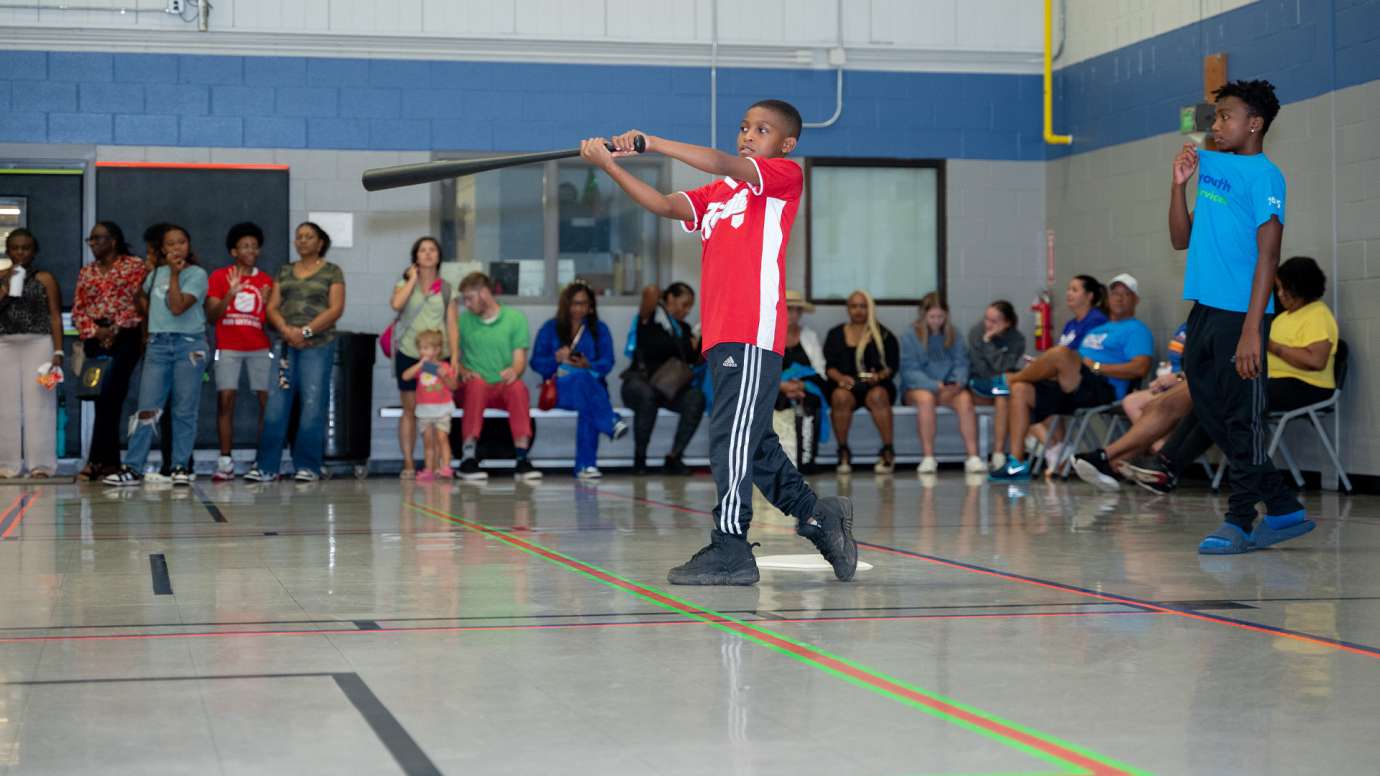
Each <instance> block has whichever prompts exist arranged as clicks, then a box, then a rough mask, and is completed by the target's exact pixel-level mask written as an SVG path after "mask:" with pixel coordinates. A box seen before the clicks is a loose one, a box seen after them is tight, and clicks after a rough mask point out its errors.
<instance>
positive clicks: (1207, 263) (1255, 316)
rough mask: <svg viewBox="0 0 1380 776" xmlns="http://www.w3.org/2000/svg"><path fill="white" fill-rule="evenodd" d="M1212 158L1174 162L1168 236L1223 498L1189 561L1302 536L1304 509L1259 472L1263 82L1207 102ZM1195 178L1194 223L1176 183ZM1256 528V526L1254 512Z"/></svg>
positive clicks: (1266, 184)
mask: <svg viewBox="0 0 1380 776" xmlns="http://www.w3.org/2000/svg"><path fill="white" fill-rule="evenodd" d="M1216 98H1217V114H1216V119H1215V120H1214V121H1213V124H1212V136H1213V139H1214V140H1215V141H1216V145H1217V149H1218V150H1216V151H1198V150H1196V149H1195V148H1194V147H1193V145H1192V144H1191V143H1190V144H1185V145H1184V147H1183V150H1181V151H1180V152H1179V154H1178V156H1176V157H1174V163H1173V185H1172V186H1171V187H1170V190H1169V192H1170V193H1169V237H1170V242H1171V243H1172V244H1173V246H1174V248H1175V250H1184V249H1185V248H1186V249H1188V261H1187V264H1186V265H1185V268H1184V299H1187V300H1189V301H1192V302H1193V303H1194V305H1193V310H1192V312H1191V313H1189V317H1188V343H1187V346H1186V347H1185V350H1184V374H1185V375H1186V376H1187V378H1188V388H1189V392H1190V393H1191V394H1192V396H1193V414H1194V416H1195V417H1196V418H1197V420H1198V422H1199V423H1200V424H1201V425H1202V427H1203V429H1204V430H1205V431H1206V432H1207V434H1208V436H1209V437H1211V438H1212V441H1213V442H1214V443H1216V445H1217V446H1218V447H1219V448H1221V450H1222V452H1223V453H1224V454H1225V455H1226V457H1227V463H1228V471H1229V472H1230V475H1231V498H1230V500H1229V501H1228V509H1227V516H1226V521H1225V522H1223V523H1222V525H1221V526H1220V527H1219V528H1218V529H1217V530H1216V531H1213V532H1212V533H1211V534H1210V535H1208V536H1207V537H1206V538H1205V539H1203V541H1202V543H1201V544H1199V546H1198V552H1200V553H1203V554H1209V555H1230V554H1236V553H1242V552H1249V551H1250V550H1254V549H1259V548H1261V547H1268V546H1270V545H1272V544H1277V543H1279V542H1282V541H1285V540H1286V539H1292V538H1295V537H1297V536H1302V535H1303V534H1305V533H1308V532H1309V531H1311V530H1313V527H1314V523H1313V522H1312V521H1311V520H1308V519H1307V516H1306V515H1305V514H1304V510H1303V506H1302V505H1301V504H1299V501H1298V499H1297V498H1296V497H1295V496H1294V494H1293V493H1292V492H1291V491H1290V490H1289V489H1288V488H1286V487H1285V485H1284V479H1283V478H1282V477H1280V475H1279V472H1277V471H1275V468H1274V466H1273V465H1272V464H1271V463H1270V456H1269V455H1268V453H1267V447H1266V445H1267V442H1266V439H1265V432H1266V428H1265V420H1264V416H1265V414H1266V412H1267V411H1268V407H1269V401H1268V392H1267V376H1266V368H1265V340H1266V337H1265V332H1266V327H1267V326H1268V325H1269V314H1270V313H1272V312H1273V302H1272V300H1271V292H1272V291H1273V290H1274V282H1275V270H1276V269H1277V268H1278V266H1279V246H1280V242H1281V240H1282V239H1283V236H1284V212H1285V207H1284V204H1285V186H1284V175H1283V174H1282V173H1281V172H1280V171H1279V168H1278V167H1276V166H1275V164H1274V162H1271V161H1270V160H1269V158H1268V157H1266V156H1265V154H1264V153H1263V152H1262V145H1263V144H1264V139H1265V133H1266V132H1268V131H1269V130H1270V124H1271V122H1273V121H1274V118H1275V116H1276V115H1277V114H1278V113H1279V100H1278V99H1277V98H1276V97H1275V88H1274V86H1273V85H1271V84H1270V83H1269V82H1268V81H1233V82H1231V83H1229V84H1227V85H1226V86H1223V87H1222V88H1221V89H1218V90H1217V92H1216ZM1194 179H1196V180H1197V182H1198V190H1197V197H1196V202H1195V205H1194V209H1193V213H1192V214H1190V213H1189V211H1188V200H1187V195H1186V193H1185V184H1187V183H1188V182H1189V181H1190V180H1194ZM1262 501H1263V502H1265V520H1264V521H1263V522H1262V523H1261V524H1260V525H1259V526H1255V519H1256V511H1255V505H1256V504H1257V503H1258V502H1262Z"/></svg>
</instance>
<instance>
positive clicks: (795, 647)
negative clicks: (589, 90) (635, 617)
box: [412, 502, 1128, 776]
mask: <svg viewBox="0 0 1380 776" xmlns="http://www.w3.org/2000/svg"><path fill="white" fill-rule="evenodd" d="M412 506H413V507H414V508H416V509H418V510H421V511H423V512H426V513H428V514H431V515H434V516H436V517H438V518H441V519H443V520H448V521H452V522H455V523H457V524H459V525H463V526H464V527H466V528H469V529H470V530H472V531H475V532H477V533H481V534H483V535H485V536H488V537H490V538H492V539H496V540H498V541H501V542H504V543H506V544H509V545H511V546H513V547H517V548H519V549H521V550H523V551H525V552H528V553H531V554H533V555H537V556H538V557H541V558H545V559H546V560H548V561H551V562H552V563H555V564H557V565H561V566H565V567H567V568H569V569H572V570H574V571H577V572H579V573H581V574H584V575H585V576H588V577H591V578H593V579H597V580H599V581H600V582H603V583H604V584H606V585H608V586H610V587H615V588H619V589H622V590H626V591H627V592H629V593H632V594H634V595H636V596H638V597H641V598H645V599H647V600H650V601H653V602H655V603H657V604H659V605H661V606H664V607H666V608H668V609H672V610H675V611H678V612H681V613H683V614H685V615H687V616H690V617H694V618H696V619H699V620H703V621H706V622H712V623H713V624H715V625H717V626H718V627H720V628H722V629H724V630H726V631H730V632H734V633H737V634H739V635H741V636H744V637H746V638H748V639H751V640H753V641H757V642H759V643H762V644H766V645H768V646H770V647H772V648H774V649H776V650H779V651H781V652H785V653H787V654H791V655H794V656H796V657H798V658H800V659H802V660H804V661H805V662H807V663H812V664H814V665H816V666H818V667H820V668H823V669H825V670H827V671H829V672H830V673H833V674H836V675H838V676H842V677H845V678H847V679H850V680H852V681H854V682H856V683H858V684H860V685H863V686H866V687H870V688H873V689H875V690H878V691H880V692H882V693H883V694H886V695H890V696H892V697H895V698H899V699H903V700H905V701H906V702H908V703H911V704H914V705H916V706H920V707H923V708H926V709H930V710H932V711H934V712H936V713H938V714H941V715H943V716H946V717H949V718H951V719H956V720H961V721H962V722H964V723H965V724H967V725H971V726H972V727H974V728H978V729H981V730H984V731H987V732H988V733H991V734H993V735H995V736H998V737H1000V738H1004V739H1006V740H1008V741H1013V742H1018V743H1020V744H1021V745H1022V746H1025V747H1027V748H1029V749H1032V750H1035V751H1039V752H1042V753H1044V754H1046V755H1049V756H1052V757H1055V758H1058V759H1059V760H1061V761H1063V762H1065V763H1067V764H1070V765H1076V766H1078V767H1080V768H1084V769H1086V770H1087V772H1088V774H1090V776H1111V774H1124V773H1128V771H1124V770H1121V769H1119V768H1115V767H1113V766H1111V765H1108V764H1107V763H1104V762H1102V761H1100V760H1098V759H1095V758H1092V757H1088V756H1085V755H1083V754H1082V753H1080V752H1077V751H1074V750H1073V749H1069V748H1067V747H1064V746H1061V745H1059V744H1057V743H1055V742H1053V741H1048V740H1045V739H1043V738H1040V737H1039V736H1036V735H1032V734H1030V733H1027V732H1025V731H1024V730H1020V729H1018V728H1015V727H1012V726H1010V725H1006V724H1003V723H1001V722H999V721H997V720H994V719H990V718H988V717H986V716H983V715H980V714H976V713H974V712H972V711H969V710H968V709H965V708H963V707H960V706H957V705H955V704H953V703H949V702H948V701H945V700H943V699H941V698H938V697H935V696H931V695H928V694H926V693H923V692H919V691H918V690H915V689H912V688H910V687H907V686H905V685H903V684H899V683H897V682H895V681H892V680H891V679H888V678H887V677H885V676H881V675H879V674H876V673H873V672H870V671H866V670H863V669H861V668H858V667H856V666H853V665H851V664H850V663H847V662H844V661H843V660H840V659H838V658H836V657H833V656H832V655H829V654H826V653H824V652H821V651H818V650H816V649H814V648H811V647H809V646H807V645H804V644H797V643H796V642H794V641H790V640H787V639H784V638H782V637H780V636H778V635H777V634H775V633H773V632H772V631H770V630H766V629H763V628H757V627H753V626H751V625H748V624H747V623H742V622H738V621H736V620H731V619H726V618H725V617H724V616H722V615H718V614H715V613H714V612H711V611H709V610H706V609H701V608H699V607H696V606H693V605H691V604H689V603H687V602H684V601H681V600H678V599H676V598H672V597H669V596H667V595H665V594H663V593H661V592H659V591H657V590H654V589H651V588H647V587H643V586H641V585H638V584H636V583H634V582H631V581H629V580H625V579H622V578H621V577H617V576H614V575H612V574H610V573H608V572H606V571H603V570H602V569H599V568H596V567H594V566H590V565H588V564H586V563H583V562H581V561H579V560H576V559H574V558H570V557H567V556H565V555H562V554H560V553H557V552H553V551H551V550H548V549H547V548H545V547H543V546H541V545H539V544H534V543H532V542H529V541H526V540H525V539H522V538H521V537H517V536H513V535H511V534H507V533H503V532H500V531H496V530H494V529H492V528H489V527H488V526H486V525H483V524H481V523H475V522H473V521H469V520H464V519H463V518H457V517H455V516H453V515H448V514H446V513H444V512H438V511H436V510H434V509H431V508H429V507H424V506H422V505H420V504H417V503H415V502H413V503H412Z"/></svg>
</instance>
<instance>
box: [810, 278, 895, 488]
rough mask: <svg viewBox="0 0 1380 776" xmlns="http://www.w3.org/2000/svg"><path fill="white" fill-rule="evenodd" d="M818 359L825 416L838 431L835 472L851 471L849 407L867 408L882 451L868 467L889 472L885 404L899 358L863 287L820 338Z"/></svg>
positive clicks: (891, 454) (891, 460) (891, 396)
mask: <svg viewBox="0 0 1380 776" xmlns="http://www.w3.org/2000/svg"><path fill="white" fill-rule="evenodd" d="M824 362H825V366H826V367H827V370H826V371H827V372H828V377H829V415H830V417H831V418H832V419H833V421H834V433H835V434H837V435H838V438H839V442H838V451H839V453H838V454H839V465H838V472H839V474H848V473H849V472H851V471H853V453H852V451H851V450H849V449H848V429H849V427H851V426H852V425H853V411H854V410H856V409H857V408H858V407H860V406H861V407H867V411H868V413H869V414H871V415H872V422H873V423H875V424H876V425H877V433H878V434H880V435H881V437H882V450H881V453H880V458H879V460H878V461H877V464H876V466H875V467H873V471H874V472H875V473H877V474H891V472H892V471H894V470H895V468H896V453H895V450H894V449H893V448H892V446H891V441H892V420H891V405H893V404H895V403H896V382H895V380H894V379H893V378H894V377H895V376H896V367H897V366H898V365H899V364H900V362H901V349H900V345H898V344H897V342H896V335H894V334H892V333H891V331H890V330H889V329H887V328H886V327H885V326H883V325H881V324H880V323H878V322H877V306H876V303H874V302H873V301H872V297H871V295H869V294H868V293H867V292H866V291H854V292H853V293H851V294H849V295H848V323H841V324H839V325H838V326H835V327H834V328H833V329H830V330H829V334H828V336H827V337H825V338H824Z"/></svg>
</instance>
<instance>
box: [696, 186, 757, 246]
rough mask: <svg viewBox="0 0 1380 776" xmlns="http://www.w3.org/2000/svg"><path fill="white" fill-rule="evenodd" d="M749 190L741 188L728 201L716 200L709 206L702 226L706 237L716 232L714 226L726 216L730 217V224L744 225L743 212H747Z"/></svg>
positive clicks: (736, 226) (734, 226) (734, 225)
mask: <svg viewBox="0 0 1380 776" xmlns="http://www.w3.org/2000/svg"><path fill="white" fill-rule="evenodd" d="M747 198H748V190H747V189H746V188H744V189H739V191H738V193H737V194H734V195H733V198H732V199H730V200H729V201H727V202H714V203H712V204H711V205H710V206H709V212H707V213H705V214H704V226H703V227H702V229H703V230H704V231H703V234H704V239H706V240H708V239H709V236H710V235H711V234H713V233H714V227H716V226H718V224H719V222H720V221H722V220H723V219H725V218H729V219H730V220H729V224H731V225H732V226H733V228H734V229H737V228H738V227H740V226H742V225H743V214H744V213H746V212H747Z"/></svg>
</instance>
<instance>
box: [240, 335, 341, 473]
mask: <svg viewBox="0 0 1380 776" xmlns="http://www.w3.org/2000/svg"><path fill="white" fill-rule="evenodd" d="M275 363H276V364H277V365H278V373H277V374H272V375H269V382H270V384H269V388H268V407H267V408H266V409H265V410H264V430H263V434H262V435H261V436H260V437H259V458H258V468H259V471H261V472H263V473H264V474H278V471H279V470H280V469H281V468H282V466H283V440H284V439H285V438H286V437H287V429H288V419H289V418H290V417H292V403H293V400H294V399H298V398H300V400H301V402H302V412H301V415H299V417H298V419H297V438H296V439H294V440H293V442H292V466H293V468H294V469H295V470H297V471H309V472H312V473H314V474H320V473H321V459H322V457H323V456H324V454H325V448H326V410H327V406H326V405H327V403H328V402H329V401H330V383H331V366H332V365H333V364H334V363H335V343H334V342H331V343H330V344H328V345H322V346H320V347H315V348H300V349H299V348H294V347H289V346H287V345H284V346H283V348H282V353H281V355H280V356H279V357H278V359H275ZM284 372H286V374H284ZM283 378H286V379H285V380H284V379H283Z"/></svg>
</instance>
